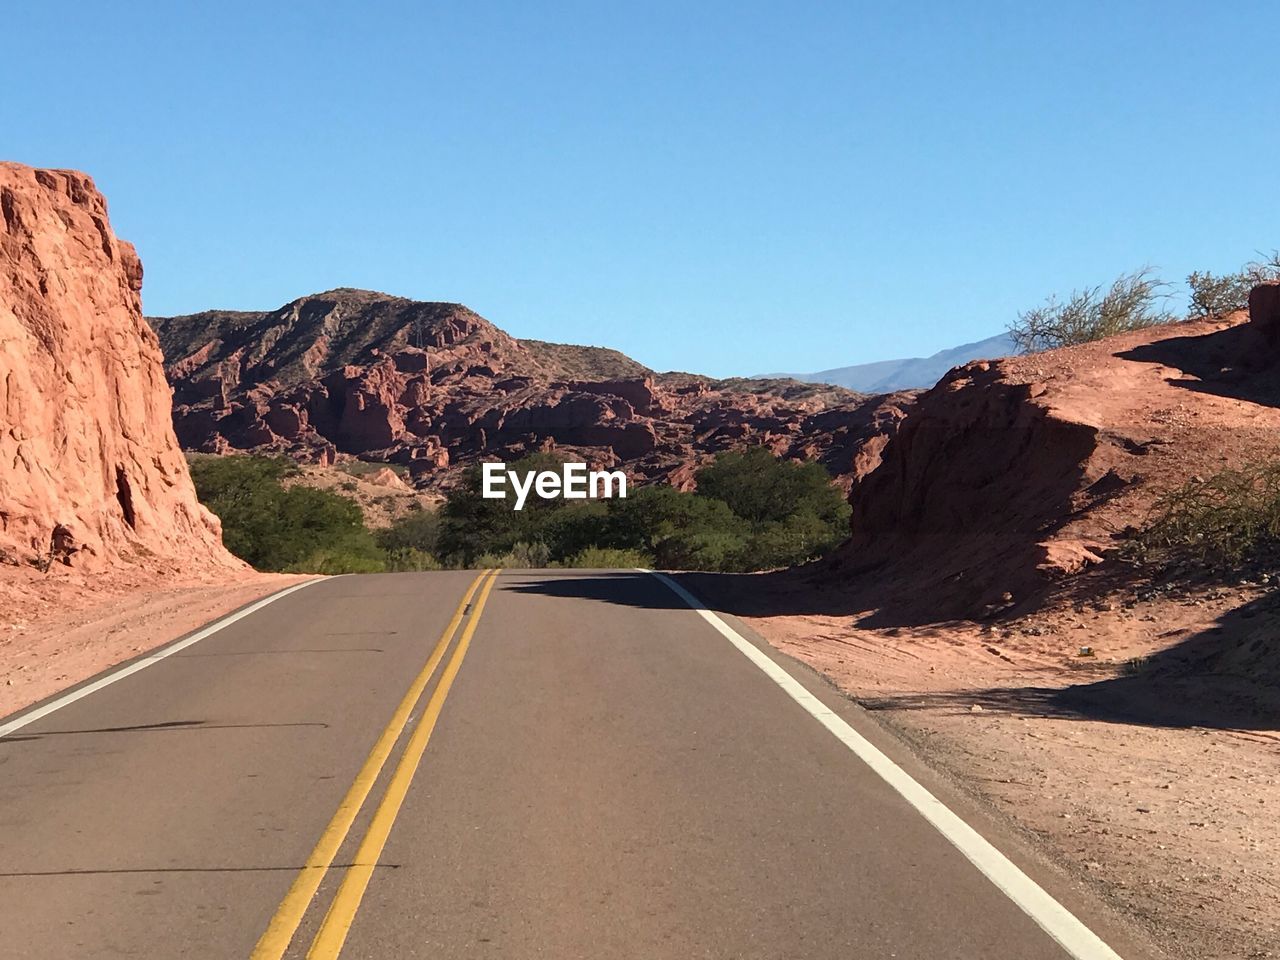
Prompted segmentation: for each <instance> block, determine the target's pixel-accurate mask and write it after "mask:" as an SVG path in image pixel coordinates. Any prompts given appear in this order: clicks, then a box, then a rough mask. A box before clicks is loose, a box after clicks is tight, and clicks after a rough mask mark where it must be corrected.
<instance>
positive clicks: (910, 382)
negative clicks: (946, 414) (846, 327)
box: [770, 333, 1018, 393]
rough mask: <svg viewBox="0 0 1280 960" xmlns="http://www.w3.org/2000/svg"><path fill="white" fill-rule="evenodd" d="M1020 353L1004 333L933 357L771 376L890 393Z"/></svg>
mask: <svg viewBox="0 0 1280 960" xmlns="http://www.w3.org/2000/svg"><path fill="white" fill-rule="evenodd" d="M1017 352H1018V348H1017V347H1015V346H1014V343H1013V339H1012V338H1011V337H1010V336H1009V335H1008V334H1007V333H1001V334H997V335H996V336H994V337H988V338H987V339H986V340H979V341H977V342H976V343H965V344H961V345H960V346H958V347H952V348H950V349H949V350H939V351H938V352H937V353H935V354H934V355H933V356H931V357H910V358H908V359H905V360H879V361H877V362H875V363H859V364H855V365H854V366H852V367H835V368H833V369H831V370H819V371H818V372H817V373H775V374H770V376H774V377H791V378H792V379H795V380H802V381H804V382H805V383H830V384H834V385H835V386H837V387H848V388H849V389H850V390H857V391H858V392H859V393H891V392H893V391H894V390H912V389H917V388H921V387H932V386H933V385H934V384H935V383H937V382H938V381H939V380H941V379H942V377H943V375H944V374H945V373H946V372H947V371H948V370H950V369H951V368H952V367H958V366H959V365H960V364H962V363H968V362H969V361H970V360H994V359H995V358H996V357H1007V356H1009V355H1010V354H1014V353H1017Z"/></svg>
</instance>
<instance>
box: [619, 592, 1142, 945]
mask: <svg viewBox="0 0 1280 960" xmlns="http://www.w3.org/2000/svg"><path fill="white" fill-rule="evenodd" d="M637 572H640V573H648V574H651V575H652V576H654V577H656V578H657V579H659V580H661V581H662V582H663V583H665V584H666V585H667V586H668V587H669V588H670V589H671V590H672V591H673V592H674V593H675V594H676V595H677V596H679V597H680V599H682V600H683V601H684V602H685V603H687V604H688V605H689V606H690V607H692V608H693V610H694V611H695V612H696V613H698V614H699V615H700V616H701V617H702V619H704V620H706V621H707V623H709V624H711V626H712V627H714V628H715V629H716V630H717V631H718V632H719V633H720V634H721V635H722V636H723V637H724V638H725V639H726V640H728V641H729V642H730V643H732V644H733V645H734V646H735V647H737V648H738V650H739V651H740V652H741V653H742V654H744V655H745V656H746V658H747V659H748V660H750V661H751V662H752V663H754V664H755V665H756V666H757V667H759V668H760V669H761V670H762V671H763V672H764V673H765V674H767V675H768V677H769V679H771V680H773V682H774V683H776V684H777V685H778V686H780V687H781V688H782V689H783V690H785V691H786V692H787V694H788V695H789V696H790V697H791V699H792V700H794V701H796V703H798V704H800V706H802V707H804V709H805V710H807V711H808V712H809V714H810V715H811V716H812V717H813V718H814V719H815V720H817V721H818V722H819V723H821V724H822V725H823V726H824V727H826V728H827V730H829V731H830V732H831V733H832V734H834V735H835V737H836V739H837V740H839V741H840V742H841V743H843V744H844V745H845V746H846V747H848V748H849V749H850V750H852V751H853V752H854V753H855V754H856V755H857V756H858V759H860V760H862V762H863V763H865V764H866V765H867V766H868V767H870V768H871V769H872V770H873V771H874V772H875V773H876V774H877V775H878V776H879V777H880V778H881V779H882V780H884V781H885V783H887V784H889V786H891V787H893V789H894V790H896V791H897V792H898V794H899V795H900V796H901V797H902V798H903V799H904V800H906V801H907V803H909V804H911V806H912V807H914V808H915V809H916V811H917V812H919V813H920V814H921V815H922V816H923V817H924V818H925V819H926V820H928V821H929V823H931V824H932V825H933V826H934V828H936V829H937V831H938V832H939V833H941V834H942V835H943V836H944V837H945V838H946V839H947V840H948V841H949V842H950V843H951V845H952V846H954V847H955V848H956V849H957V850H959V851H960V852H961V853H962V854H964V856H965V858H966V859H968V861H969V862H970V863H972V864H973V865H974V866H975V867H977V868H978V869H979V870H980V871H982V873H983V874H984V875H985V876H986V878H987V879H988V880H990V881H991V882H992V883H994V884H995V885H996V887H997V888H999V890H1000V891H1001V892H1002V893H1003V894H1004V895H1005V896H1007V897H1008V898H1009V899H1010V900H1012V901H1013V902H1014V903H1015V904H1017V905H1018V907H1019V908H1021V910H1022V912H1023V913H1025V914H1026V915H1027V916H1028V917H1030V918H1031V919H1032V920H1034V921H1035V922H1036V924H1037V925H1038V926H1039V927H1040V929H1042V930H1043V931H1044V932H1045V933H1047V934H1048V935H1049V936H1050V937H1051V938H1053V940H1054V941H1055V942H1056V943H1057V944H1058V945H1059V946H1060V947H1062V948H1063V949H1064V950H1066V951H1067V953H1068V954H1070V955H1071V956H1072V957H1073V958H1075V960H1121V957H1120V955H1119V954H1118V953H1116V952H1115V951H1114V950H1112V949H1111V948H1110V947H1109V946H1107V944H1106V943H1104V942H1103V940H1102V939H1101V938H1100V937H1099V936H1098V935H1097V934H1096V933H1094V932H1093V931H1092V930H1090V929H1089V928H1088V927H1086V926H1085V925H1084V923H1082V922H1081V921H1080V920H1079V919H1078V918H1077V917H1076V916H1075V914H1073V913H1071V911H1069V910H1068V909H1067V908H1066V907H1064V906H1063V905H1062V904H1060V903H1059V902H1058V901H1057V900H1055V899H1054V898H1053V897H1052V896H1050V895H1049V894H1048V893H1047V892H1045V890H1044V888H1043V887H1041V886H1040V885H1039V884H1038V883H1036V882H1035V881H1034V880H1032V879H1031V878H1030V877H1028V876H1027V875H1026V874H1025V873H1023V872H1022V870H1020V869H1019V868H1018V867H1017V865H1015V864H1014V863H1013V862H1012V861H1011V860H1009V858H1008V857H1006V856H1005V855H1004V854H1002V853H1001V852H1000V851H999V850H997V849H996V848H995V847H994V846H992V844H991V843H990V842H989V841H988V840H986V839H985V838H984V837H983V836H982V835H981V834H980V833H978V831H976V830H975V829H973V827H971V826H969V824H967V823H966V822H965V821H964V820H962V819H961V818H960V817H959V816H958V815H957V814H955V813H953V812H952V811H951V809H950V808H949V807H947V806H946V805H945V804H944V803H943V802H942V801H941V800H939V799H938V798H937V797H935V796H934V795H933V794H932V793H930V792H929V791H928V790H926V789H925V788H924V787H923V786H921V785H920V783H919V782H918V781H917V780H915V778H913V777H912V776H911V775H910V774H909V773H907V772H906V771H905V770H903V769H902V768H901V767H899V766H898V765H897V764H896V763H894V762H893V761H892V760H890V759H889V758H888V757H887V756H885V755H884V754H883V753H881V752H880V750H879V749H878V748H876V747H875V746H874V745H873V744H872V743H871V742H870V741H869V740H867V739H866V738H865V737H863V736H862V735H861V734H860V733H858V732H857V731H856V730H854V729H853V727H851V726H849V724H848V723H847V722H846V721H845V720H844V719H843V718H841V717H840V716H838V715H837V714H835V713H834V712H833V711H832V710H831V709H830V708H829V707H827V706H826V705H825V704H823V702H822V701H821V700H819V699H818V698H817V697H815V696H814V695H813V694H812V693H810V692H809V691H808V690H806V689H805V688H804V687H803V686H802V685H801V684H800V682H799V681H798V680H796V679H795V678H794V677H792V676H791V674H789V673H787V671H786V670H784V669H783V668H782V667H780V666H778V664H776V663H775V662H774V661H773V660H771V659H770V658H769V657H768V656H767V655H766V654H765V653H764V652H763V651H761V650H760V649H759V648H758V647H756V645H755V644H753V643H752V642H751V641H749V640H747V639H746V638H745V637H743V636H742V635H741V634H740V633H738V632H737V631H736V630H734V629H733V627H731V626H729V625H728V624H727V623H725V622H724V621H723V620H722V619H720V617H719V616H717V615H716V614H715V613H714V612H712V611H711V610H709V609H708V608H707V607H706V606H705V605H704V604H703V603H702V601H700V600H699V599H698V598H697V597H695V596H694V595H693V594H691V593H690V592H689V591H688V590H686V589H685V588H684V587H682V586H681V585H680V584H678V583H676V581H674V580H672V579H671V578H670V577H668V576H666V575H665V574H662V573H657V572H655V571H653V570H647V569H645V568H637Z"/></svg>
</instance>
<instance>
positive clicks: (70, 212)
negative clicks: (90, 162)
mask: <svg viewBox="0 0 1280 960" xmlns="http://www.w3.org/2000/svg"><path fill="white" fill-rule="evenodd" d="M0 214H2V219H3V224H2V232H0V371H2V372H3V376H4V381H5V383H4V390H3V391H2V392H0V560H3V561H5V562H7V563H10V564H14V565H23V564H36V565H37V566H41V567H45V568H46V569H47V567H48V565H49V564H52V563H66V564H69V565H74V566H78V567H83V568H85V569H86V570H104V569H107V568H110V567H112V566H116V565H120V564H127V563H128V562H130V561H137V562H139V563H150V562H151V561H152V560H154V559H155V558H157V557H162V558H169V559H181V561H182V562H183V564H184V565H186V566H188V567H189V568H193V569H198V568H200V567H201V566H206V565H215V566H227V567H235V568H239V567H240V566H242V565H241V564H240V563H239V562H238V561H236V560H234V559H233V558H232V557H231V556H230V554H228V553H226V552H225V551H224V550H223V548H222V544H221V540H220V536H219V525H218V521H217V519H216V518H215V517H213V516H212V515H211V514H210V513H209V512H208V511H206V510H205V509H204V508H203V507H202V506H200V504H199V503H198V502H197V501H196V495H195V490H194V489H193V487H192V485H191V478H190V476H189V474H188V472H187V463H186V460H185V458H184V457H183V455H182V452H181V450H180V449H179V447H178V444H177V441H176V440H175V438H174V433H173V425H172V422H171V419H170V392H169V386H168V384H167V383H166V381H165V375H164V368H163V365H162V359H163V358H162V356H161V352H160V347H159V344H158V342H157V340H156V336H155V334H154V333H153V332H152V330H151V328H150V327H149V326H148V325H147V324H146V322H145V321H144V320H143V317H142V308H141V300H140V293H139V291H140V290H141V289H142V264H141V263H140V262H139V260H138V256H137V254H136V253H135V252H134V249H133V247H132V246H131V245H130V244H128V243H126V242H124V241H123V240H119V239H117V238H116V236H115V234H114V233H112V230H111V224H110V222H109V221H108V219H107V205H106V201H105V200H104V199H103V197H102V194H101V193H99V192H98V190H97V188H96V187H95V186H94V183H93V181H92V180H91V179H90V178H89V177H88V176H86V175H85V174H83V173H77V172H75V171H71V170H38V169H33V168H31V167H26V166H22V165H20V164H16V163H0Z"/></svg>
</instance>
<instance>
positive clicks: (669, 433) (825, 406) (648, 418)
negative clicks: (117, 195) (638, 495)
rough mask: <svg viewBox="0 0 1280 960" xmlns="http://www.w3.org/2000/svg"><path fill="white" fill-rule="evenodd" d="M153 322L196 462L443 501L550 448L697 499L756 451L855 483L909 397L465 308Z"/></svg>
mask: <svg viewBox="0 0 1280 960" xmlns="http://www.w3.org/2000/svg"><path fill="white" fill-rule="evenodd" d="M148 319H149V322H150V323H151V324H152V326H153V327H154V328H155V330H156V333H157V336H158V338H159V340H160V343H161V346H162V348H163V350H164V354H165V364H166V370H167V373H168V375H169V378H170V380H171V382H172V385H173V389H174V425H175V428H176V430H177V433H178V437H179V439H180V441H181V443H182V444H183V446H184V447H185V448H186V449H188V450H194V451H200V452H207V453H227V452H232V451H236V450H242V451H255V452H272V453H283V454H286V455H289V456H291V457H294V458H295V459H297V460H299V461H302V462H319V463H332V462H334V461H335V460H338V459H342V458H350V457H358V458H360V459H365V460H376V461H386V462H391V463H398V464H402V465H404V466H407V467H408V468H409V470H410V472H411V474H412V476H413V477H414V479H415V481H416V482H417V483H418V485H419V486H420V487H423V488H427V489H431V488H439V487H447V486H450V485H451V484H452V483H454V482H456V480H457V477H458V475H459V468H461V467H465V466H466V465H469V464H472V463H475V462H477V461H478V460H480V459H482V458H492V457H495V456H497V457H502V458H504V459H514V458H516V457H519V456H522V455H524V454H527V453H531V452H536V451H543V450H549V449H561V450H565V451H567V452H570V453H572V454H574V455H576V456H579V457H581V458H582V459H585V460H587V461H589V462H592V463H598V464H602V465H612V466H617V465H624V466H626V467H627V469H629V470H630V471H631V472H632V473H633V474H635V475H636V477H637V478H638V479H642V480H651V479H664V480H668V481H669V482H672V483H674V484H676V485H683V486H688V485H689V484H690V483H691V482H692V475H693V473H694V472H695V471H696V469H697V467H698V466H699V465H700V464H701V463H703V462H705V461H706V460H707V459H709V458H711V457H713V456H714V455H715V454H716V453H717V452H720V451H722V450H726V449H733V448H740V447H745V446H749V445H762V446H766V447H768V448H769V449H771V450H772V451H773V452H775V453H776V454H777V455H779V456H783V457H788V458H792V459H801V458H803V459H818V460H820V461H821V462H823V463H824V464H825V465H826V466H827V467H828V469H830V470H831V472H832V474H833V475H835V476H836V477H838V478H840V479H841V480H842V481H843V482H845V483H846V484H847V483H849V482H852V478H853V476H854V473H855V472H856V471H857V470H859V469H862V468H863V467H865V462H866V461H865V457H864V456H863V454H864V452H865V451H864V447H865V445H866V443H867V442H868V441H869V440H871V439H872V438H873V437H879V436H880V435H881V434H882V433H883V431H884V430H887V429H890V428H891V427H892V426H893V425H894V424H896V422H897V420H898V419H900V411H901V409H902V408H903V407H904V406H905V403H906V402H907V400H908V399H909V398H908V397H906V396H905V395H903V396H894V397H889V398H883V397H868V396H865V395H862V394H859V393H856V392H854V391H850V390H847V389H844V388H841V387H833V386H826V385H821V384H805V383H801V382H799V381H795V380H787V379H749V378H748V379H732V380H715V379H712V378H710V377H703V376H699V375H697V374H688V373H656V372H654V371H653V370H651V369H649V368H648V367H646V366H644V365H643V364H640V363H637V362H636V361H634V360H632V359H631V358H629V357H627V356H625V355H624V354H622V353H620V352H618V351H616V350H611V349H609V348H606V347H595V346H579V345H574V344H554V343H547V342H545V341H538V340H521V339H518V338H515V337H512V336H510V335H509V334H507V333H506V332H505V331H503V330H502V329H500V328H499V327H497V326H496V325H494V324H493V323H491V322H490V321H488V320H487V319H485V318H484V317H482V316H480V315H479V314H477V313H475V312H474V311H472V310H470V309H469V308H467V307H466V306H464V305H462V304H458V303H445V302H431V301H416V300H409V299H407V298H403V297H396V296H393V295H390V294H385V293H378V292H375V291H367V290H356V289H352V288H337V289H334V290H328V291H324V292H322V293H318V294H311V295H307V296H304V297H299V298H297V299H294V300H291V301H289V302H288V303H286V304H284V305H283V306H281V307H278V308H277V309H275V310H270V311H225V310H224V311H219V310H209V311H203V312H200V313H195V314H187V315H183V316H176V317H151V318H148ZM868 449H869V448H868Z"/></svg>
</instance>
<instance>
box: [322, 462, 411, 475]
mask: <svg viewBox="0 0 1280 960" xmlns="http://www.w3.org/2000/svg"><path fill="white" fill-rule="evenodd" d="M338 469H339V470H341V471H342V472H343V473H349V474H351V476H353V477H368V476H371V475H372V474H375V473H377V472H378V471H379V470H390V471H391V472H392V473H395V474H397V475H398V476H399V477H400V478H401V479H406V478H408V476H409V468H408V467H406V466H404V465H403V464H399V463H384V462H382V461H378V460H348V461H346V462H345V463H340V464H338Z"/></svg>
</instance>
